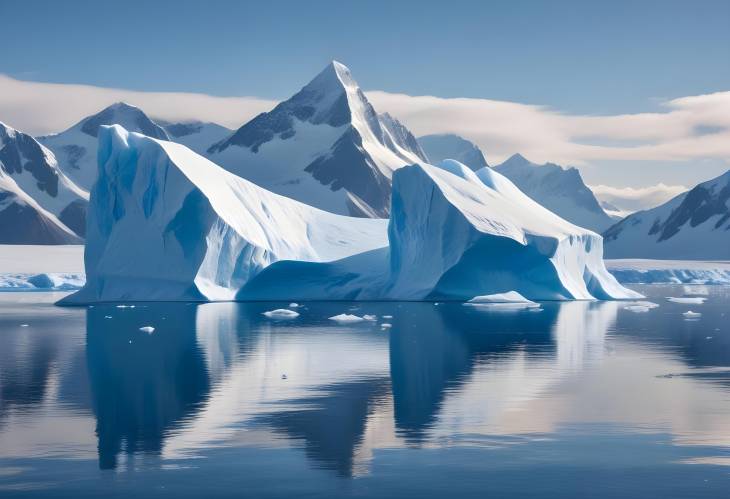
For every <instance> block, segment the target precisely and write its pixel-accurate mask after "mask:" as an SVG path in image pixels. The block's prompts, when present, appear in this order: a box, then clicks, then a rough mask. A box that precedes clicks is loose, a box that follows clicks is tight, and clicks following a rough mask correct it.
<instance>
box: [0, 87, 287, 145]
mask: <svg viewBox="0 0 730 499" xmlns="http://www.w3.org/2000/svg"><path fill="white" fill-rule="evenodd" d="M119 101H125V102H128V103H130V104H134V105H135V106H137V107H139V108H141V109H143V110H144V111H145V112H146V113H147V114H148V115H150V116H154V117H158V118H164V119H166V120H171V121H182V120H189V119H198V120H202V121H214V122H217V123H219V124H221V125H224V126H227V127H229V128H238V127H239V126H241V125H242V124H243V123H245V122H246V121H248V120H250V119H251V118H253V117H254V116H256V115H257V114H258V113H260V112H263V111H268V110H270V109H271V108H272V107H273V106H274V105H276V103H275V102H274V101H271V100H267V99H259V98H256V97H215V96H211V95H205V94H196V93H184V92H138V91H134V90H123V89H117V88H102V87H94V86H90V85H74V84H63V83H38V82H29V81H21V80H15V79H13V78H10V77H8V76H5V75H1V74H0V121H3V122H5V123H7V124H8V125H10V126H12V127H13V128H17V129H18V130H22V131H24V132H28V133H31V134H34V135H43V134H48V133H54V132H60V131H62V130H65V129H66V128H68V127H70V126H72V125H74V124H75V123H77V122H78V121H80V120H81V119H82V118H85V117H86V116H89V115H91V114H94V113H97V112H99V111H100V110H101V109H103V108H105V107H106V106H108V105H110V104H113V103H114V102H119Z"/></svg>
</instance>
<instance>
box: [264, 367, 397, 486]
mask: <svg viewBox="0 0 730 499" xmlns="http://www.w3.org/2000/svg"><path fill="white" fill-rule="evenodd" d="M388 386H389V383H388V380H387V378H372V379H359V380H355V381H348V382H344V383H338V384H334V385H331V386H324V387H321V388H320V389H319V390H318V391H320V390H321V391H323V392H324V393H325V394H324V395H315V396H312V397H307V398H301V399H297V400H295V401H293V402H290V403H289V404H293V405H294V406H295V408H294V409H290V410H285V411H279V412H273V413H271V414H268V415H266V416H263V417H262V418H261V419H260V422H261V423H263V424H266V425H268V426H271V427H272V428H274V430H275V431H276V432H278V433H283V434H284V435H286V436H287V437H288V438H291V439H296V440H304V442H305V447H304V448H305V451H306V453H307V456H308V457H309V458H311V459H313V460H314V461H315V462H317V463H319V464H320V465H321V466H322V467H323V468H325V469H332V470H335V471H336V472H337V473H338V474H339V475H342V476H352V474H353V471H354V466H355V452H356V449H357V447H358V445H360V444H361V443H362V440H363V436H364V434H365V430H366V424H367V418H368V415H369V414H371V413H372V412H373V411H375V410H377V407H376V406H377V404H378V402H379V401H382V399H383V398H384V397H385V396H386V395H387V393H388Z"/></svg>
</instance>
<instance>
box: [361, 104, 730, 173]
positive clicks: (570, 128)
mask: <svg viewBox="0 0 730 499" xmlns="http://www.w3.org/2000/svg"><path fill="white" fill-rule="evenodd" d="M368 97H369V98H370V99H371V101H372V102H373V105H374V106H375V107H376V108H377V109H378V110H379V111H388V112H389V113H391V114H393V115H394V116H397V117H398V118H399V119H400V120H401V121H403V122H404V123H405V125H406V126H408V127H409V128H411V129H412V130H413V132H414V133H416V134H417V135H426V134H432V133H456V134H458V135H462V136H463V137H465V138H467V139H469V140H471V141H473V142H475V143H476V144H477V145H479V147H480V148H482V150H484V151H485V152H486V154H487V156H488V158H487V159H488V160H491V162H492V163H496V162H500V161H502V160H504V159H505V158H507V157H508V156H510V155H511V154H513V153H515V152H521V153H522V154H524V155H525V156H527V157H528V158H530V159H531V160H532V161H535V162H539V163H542V162H546V161H553V162H557V163H562V164H578V165H581V164H587V163H589V162H591V161H595V160H629V161H639V160H650V161H680V160H692V159H700V158H703V159H704V158H716V159H722V160H725V161H729V160H730V92H718V93H714V94H708V95H700V96H693V97H683V98H680V99H674V100H670V101H667V102H665V103H663V106H664V108H665V109H666V111H665V112H661V113H637V114H622V115H613V116H582V115H571V114H565V113H561V112H559V111H556V110H554V109H551V108H548V107H545V106H535V105H527V104H519V103H515V102H504V101H494V100H488V99H464V98H451V99H444V98H440V97H433V96H409V95H405V94H391V93H385V92H368Z"/></svg>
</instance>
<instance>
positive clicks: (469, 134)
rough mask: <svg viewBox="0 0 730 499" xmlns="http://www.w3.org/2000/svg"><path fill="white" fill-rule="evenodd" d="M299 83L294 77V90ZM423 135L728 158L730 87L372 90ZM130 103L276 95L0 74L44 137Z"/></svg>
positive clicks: (214, 114)
mask: <svg viewBox="0 0 730 499" xmlns="http://www.w3.org/2000/svg"><path fill="white" fill-rule="evenodd" d="M295 87H296V85H295V84H293V85H292V88H293V89H294V88H295ZM367 95H368V97H369V98H370V100H371V101H372V103H373V105H374V106H375V108H376V109H377V110H378V111H379V112H384V111H388V112H390V113H391V114H393V115H394V116H397V117H398V118H399V119H400V120H401V121H403V122H404V123H405V124H406V125H407V126H408V127H409V128H410V129H411V130H412V131H413V132H414V133H415V134H416V135H425V134H431V133H456V134H459V135H462V136H464V137H466V138H467V139H470V140H472V141H473V142H475V143H477V144H478V145H479V146H480V147H481V148H482V150H483V151H485V153H486V155H487V159H488V160H489V161H490V162H491V163H493V164H494V163H498V162H500V161H502V160H504V159H506V158H507V157H508V156H510V155H512V154H513V153H515V152H520V153H522V154H524V155H525V156H527V157H528V158H530V160H532V161H535V162H540V163H542V162H546V161H552V162H556V163H561V164H574V165H585V164H590V163H591V162H592V161H597V160H623V161H640V160H649V161H665V162H666V161H675V160H676V161H687V160H699V159H706V158H712V159H720V160H723V161H730V92H718V93H714V94H708V95H699V96H691V97H682V98H679V99H674V100H670V101H667V102H665V103H663V107H664V108H665V109H666V111H665V112H657V113H637V114H622V115H614V116H585V115H571V114H565V113H561V112H559V111H557V110H554V109H551V108H548V107H544V106H536V105H527V104H520V103H515V102H506V101H495V100H488V99H467V98H452V99H445V98H440V97H433V96H410V95H405V94H392V93H386V92H380V91H371V92H367ZM120 100H123V101H127V102H129V103H131V104H134V105H136V106H139V107H140V108H142V109H144V110H145V112H147V113H148V114H149V115H150V116H153V117H159V118H164V119H167V120H186V119H200V120H204V121H215V122H217V123H220V124H222V125H225V126H228V127H230V128H236V127H238V126H240V125H241V124H243V123H245V122H246V121H248V120H249V119H250V118H252V117H253V116H255V115H256V114H258V113H260V112H262V111H266V110H269V109H271V108H272V107H273V106H274V105H275V102H274V101H271V100H268V99H259V98H256V97H215V96H210V95H205V94H196V93H180V92H138V91H130V90H122V89H112V88H100V87H93V86H88V85H75V84H58V83H38V82H27V81H20V80H15V79H13V78H10V77H8V76H3V75H0V120H2V121H5V122H7V123H8V124H9V125H11V126H14V127H16V128H18V129H20V130H24V131H27V132H29V133H32V134H36V135H40V134H46V133H51V132H58V131H61V130H63V129H65V128H67V127H69V126H71V125H73V124H74V123H76V122H77V121H78V120H80V119H82V118H83V117H85V116H88V115H90V114H93V113H95V112H97V111H99V110H100V109H102V108H103V107H105V106H107V105H109V104H111V103H113V102H116V101H120Z"/></svg>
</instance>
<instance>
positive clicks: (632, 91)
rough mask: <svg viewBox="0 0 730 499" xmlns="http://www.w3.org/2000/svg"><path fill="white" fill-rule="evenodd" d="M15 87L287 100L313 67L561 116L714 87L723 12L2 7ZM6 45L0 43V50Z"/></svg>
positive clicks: (633, 7)
mask: <svg viewBox="0 0 730 499" xmlns="http://www.w3.org/2000/svg"><path fill="white" fill-rule="evenodd" d="M0 18H2V19H4V20H5V21H4V22H2V26H3V28H2V31H3V37H4V39H5V40H6V43H7V40H11V41H12V43H17V50H4V51H3V57H2V58H0V72H1V73H5V74H8V75H10V76H14V77H16V78H19V79H26V80H36V81H45V82H66V83H87V84H93V85H99V86H114V87H123V88H129V89H137V90H164V91H191V92H205V93H210V94H214V95H225V96H240V95H255V96H260V97H267V98H283V97H287V96H289V95H290V94H291V93H292V91H293V89H295V87H297V86H298V85H301V84H303V83H305V82H306V81H308V80H309V79H310V78H311V76H312V75H313V74H314V73H315V72H316V71H318V70H319V69H320V68H321V67H322V66H323V65H324V64H325V63H326V62H327V61H328V60H330V59H338V60H341V61H343V62H345V63H346V64H348V65H349V66H350V67H351V68H352V69H353V71H354V72H355V74H356V76H357V78H358V81H359V82H360V84H361V85H362V87H363V88H365V89H378V90H385V91H391V92H404V93H408V94H411V95H421V94H428V95H436V96H441V97H485V98H490V99H499V100H511V101H517V102H522V103H533V104H542V105H549V106H553V107H556V108H559V109H561V110H563V111H567V112H580V113H621V112H637V111H644V110H649V109H653V108H654V106H655V105H656V102H657V100H659V99H669V98H673V97H679V96H685V95H694V94H703V93H709V92H712V91H717V90H727V87H728V82H730V55H729V54H730V28H728V26H730V2H727V1H693V2H688V1H684V2H676V1H633V2H625V1H611V2H585V1H562V2H560V1H554V2H553V1H503V2H486V1H464V2H460V1H449V2H406V1H401V2H355V1H352V2H351V1H337V2H330V1H311V2H301V1H299V2H271V1H270V2H237V1H215V0H209V1H206V2H200V1H196V2H180V1H176V2H162V1H154V2H138V1H133V0H127V1H124V2H71V1H69V2H56V1H44V2H39V1H29V0H23V1H7V0H5V1H3V2H2V3H0ZM6 47H7V45H6Z"/></svg>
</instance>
